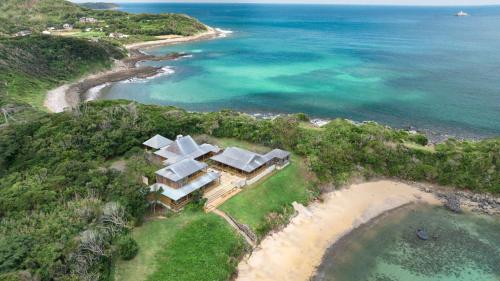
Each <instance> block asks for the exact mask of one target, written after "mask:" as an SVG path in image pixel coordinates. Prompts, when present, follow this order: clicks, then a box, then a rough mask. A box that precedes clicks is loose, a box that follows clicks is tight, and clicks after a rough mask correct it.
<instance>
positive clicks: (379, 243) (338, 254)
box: [314, 205, 500, 281]
mask: <svg viewBox="0 0 500 281" xmlns="http://www.w3.org/2000/svg"><path fill="white" fill-rule="evenodd" d="M419 227H424V228H425V229H426V231H427V232H428V234H429V236H430V239H429V240H428V241H422V240H419V239H418V238H417V236H416V234H415V230H416V229H417V228H419ZM331 280H335V281H344V280H345V281H353V280H356V281H396V280H397V281H498V280H500V219H499V218H498V217H496V218H493V217H482V216H478V215H471V214H462V215H456V214H453V213H451V212H449V211H447V210H444V209H443V208H441V207H439V208H437V207H429V206H415V205H414V206H410V207H404V208H401V209H399V210H396V211H393V212H391V213H388V214H386V215H384V216H382V217H380V218H378V219H377V220H376V221H374V222H373V223H370V224H369V225H366V226H363V227H361V228H359V229H357V230H355V231H354V232H353V233H352V234H350V235H349V236H347V237H346V238H344V239H342V240H341V241H340V243H338V244H337V245H335V246H334V247H332V248H330V249H329V250H328V251H327V252H326V254H325V257H324V260H323V264H322V265H321V266H320V268H319V270H318V274H317V276H316V277H315V278H314V281H331Z"/></svg>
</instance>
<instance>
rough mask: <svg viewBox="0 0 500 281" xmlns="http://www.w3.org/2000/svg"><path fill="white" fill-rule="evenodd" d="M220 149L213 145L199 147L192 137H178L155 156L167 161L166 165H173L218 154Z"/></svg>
mask: <svg viewBox="0 0 500 281" xmlns="http://www.w3.org/2000/svg"><path fill="white" fill-rule="evenodd" d="M219 151H220V149H219V148H218V147H217V146H214V145H211V144H207V143H205V144H202V145H198V144H197V143H196V142H195V141H194V140H193V138H192V137H191V136H178V137H177V139H176V140H175V141H174V142H172V144H170V145H169V146H167V147H164V148H163V149H161V150H159V151H156V152H155V154H156V155H159V156H161V157H163V158H166V159H167V161H166V162H165V164H167V165H168V164H173V163H176V162H179V161H181V160H183V159H187V158H192V159H195V158H198V157H200V156H203V155H205V154H207V153H209V152H214V153H217V152H219Z"/></svg>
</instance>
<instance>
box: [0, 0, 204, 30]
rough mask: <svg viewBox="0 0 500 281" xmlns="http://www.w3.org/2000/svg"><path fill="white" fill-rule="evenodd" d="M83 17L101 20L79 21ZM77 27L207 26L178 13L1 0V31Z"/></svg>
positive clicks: (59, 1) (50, 0) (47, 0)
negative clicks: (131, 11)
mask: <svg viewBox="0 0 500 281" xmlns="http://www.w3.org/2000/svg"><path fill="white" fill-rule="evenodd" d="M82 17H92V18H95V19H97V20H98V21H99V22H97V23H79V19H80V18H82ZM66 23H67V24H71V25H74V26H75V27H77V28H85V27H92V28H97V27H99V28H102V29H103V31H104V32H105V33H110V32H121V33H125V34H128V35H166V34H178V35H192V34H195V33H198V32H200V31H205V30H206V27H205V26H204V25H203V24H201V23H200V22H199V21H197V20H196V19H193V18H191V17H189V16H186V15H178V14H139V15H138V14H128V13H125V12H120V11H111V10H92V9H88V8H85V7H82V6H79V5H77V4H73V3H71V2H69V1H66V0H2V1H0V35H1V34H2V33H3V34H14V33H16V32H19V31H22V30H31V31H35V32H41V31H43V30H45V29H47V28H48V27H55V28H62V27H63V25H64V24H66Z"/></svg>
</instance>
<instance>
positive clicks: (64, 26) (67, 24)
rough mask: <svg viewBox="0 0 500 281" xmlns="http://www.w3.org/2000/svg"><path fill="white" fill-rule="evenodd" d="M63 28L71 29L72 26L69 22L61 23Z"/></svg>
mask: <svg viewBox="0 0 500 281" xmlns="http://www.w3.org/2000/svg"><path fill="white" fill-rule="evenodd" d="M63 29H66V30H71V29H73V26H72V25H71V24H69V23H65V24H64V25H63Z"/></svg>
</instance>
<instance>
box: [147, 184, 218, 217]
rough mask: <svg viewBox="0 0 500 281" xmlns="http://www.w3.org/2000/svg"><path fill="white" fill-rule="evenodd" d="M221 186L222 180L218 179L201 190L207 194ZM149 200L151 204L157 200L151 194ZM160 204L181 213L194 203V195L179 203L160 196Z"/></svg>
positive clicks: (184, 198) (180, 200)
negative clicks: (184, 208)
mask: <svg viewBox="0 0 500 281" xmlns="http://www.w3.org/2000/svg"><path fill="white" fill-rule="evenodd" d="M219 184H220V179H216V180H214V181H212V182H210V183H208V184H207V185H205V186H203V187H202V188H200V190H201V191H202V192H205V191H208V190H210V189H211V188H213V187H215V186H217V185H219ZM147 199H148V201H149V202H151V203H152V202H154V201H155V200H156V198H155V196H154V194H153V193H150V194H148V196H147ZM157 200H158V203H160V204H162V205H163V206H165V207H166V208H168V209H170V210H172V211H179V210H181V209H182V208H183V207H184V206H186V205H187V204H188V203H189V202H191V201H192V194H189V195H188V196H186V197H183V198H181V199H179V200H177V201H174V200H172V199H170V198H168V197H166V196H163V195H160V196H159V197H158V198H157Z"/></svg>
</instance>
